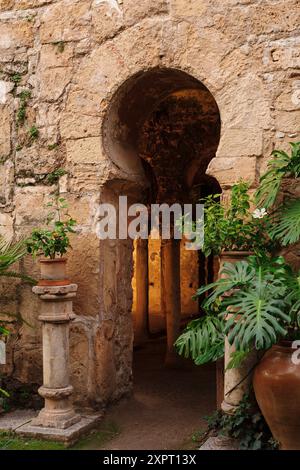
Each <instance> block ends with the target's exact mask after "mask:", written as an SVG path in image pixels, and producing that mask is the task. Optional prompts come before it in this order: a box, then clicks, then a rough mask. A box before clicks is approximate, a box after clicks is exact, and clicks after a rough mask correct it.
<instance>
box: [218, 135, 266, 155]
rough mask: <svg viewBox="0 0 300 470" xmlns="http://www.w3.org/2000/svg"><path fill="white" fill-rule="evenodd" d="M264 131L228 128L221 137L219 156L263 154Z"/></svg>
mask: <svg viewBox="0 0 300 470" xmlns="http://www.w3.org/2000/svg"><path fill="white" fill-rule="evenodd" d="M262 144H263V140H262V131H260V130H259V129H255V128H254V129H231V128H229V129H226V130H225V131H224V133H223V135H222V137H221V140H220V144H219V147H218V151H217V157H250V156H252V155H257V156H259V155H261V154H262V150H263V146H262Z"/></svg>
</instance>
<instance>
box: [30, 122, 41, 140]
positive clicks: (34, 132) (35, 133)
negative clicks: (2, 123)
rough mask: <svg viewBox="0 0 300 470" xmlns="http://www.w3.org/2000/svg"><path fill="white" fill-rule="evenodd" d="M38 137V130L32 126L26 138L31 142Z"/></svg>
mask: <svg viewBox="0 0 300 470" xmlns="http://www.w3.org/2000/svg"><path fill="white" fill-rule="evenodd" d="M38 136H39V130H38V128H37V127H36V126H35V125H33V126H31V127H30V128H29V129H28V137H29V141H30V142H32V141H33V140H36V139H37V138H38Z"/></svg>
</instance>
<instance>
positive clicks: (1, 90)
mask: <svg viewBox="0 0 300 470" xmlns="http://www.w3.org/2000/svg"><path fill="white" fill-rule="evenodd" d="M14 86H15V84H14V83H13V82H6V81H4V80H0V104H5V103H6V102H7V100H8V94H9V93H10V92H11V91H12V90H13V88H14Z"/></svg>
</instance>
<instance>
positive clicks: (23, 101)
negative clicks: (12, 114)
mask: <svg viewBox="0 0 300 470" xmlns="http://www.w3.org/2000/svg"><path fill="white" fill-rule="evenodd" d="M18 96H19V99H20V107H19V109H18V111H17V123H18V124H23V123H24V122H25V119H26V108H27V102H28V100H29V99H30V97H31V92H30V91H29V90H23V91H21V93H20V94H19V95H18Z"/></svg>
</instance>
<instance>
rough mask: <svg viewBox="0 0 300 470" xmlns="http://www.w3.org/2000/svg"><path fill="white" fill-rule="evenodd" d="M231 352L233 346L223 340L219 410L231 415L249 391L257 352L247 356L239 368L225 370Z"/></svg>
mask: <svg viewBox="0 0 300 470" xmlns="http://www.w3.org/2000/svg"><path fill="white" fill-rule="evenodd" d="M233 351H234V346H231V345H230V344H229V342H228V340H227V338H225V356H224V368H225V375H224V400H223V402H222V405H221V408H222V410H223V411H224V412H225V413H227V414H233V413H234V412H235V411H236V409H237V407H238V405H239V403H240V401H241V399H242V398H243V395H244V394H245V393H247V392H248V391H249V388H250V386H251V382H252V373H253V368H254V365H255V363H256V362H257V352H256V351H252V352H251V353H249V354H248V356H247V358H246V359H245V360H244V361H243V362H242V364H241V365H240V367H235V368H233V369H227V365H228V363H229V361H230V355H231V354H232V352H233Z"/></svg>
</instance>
